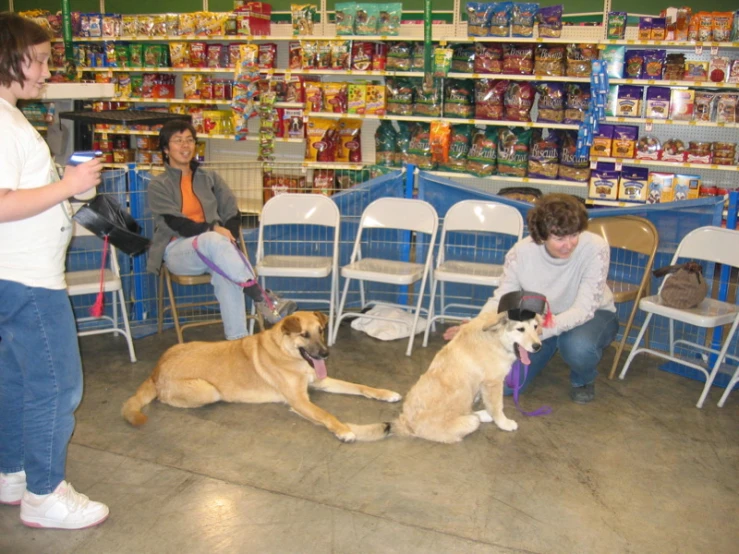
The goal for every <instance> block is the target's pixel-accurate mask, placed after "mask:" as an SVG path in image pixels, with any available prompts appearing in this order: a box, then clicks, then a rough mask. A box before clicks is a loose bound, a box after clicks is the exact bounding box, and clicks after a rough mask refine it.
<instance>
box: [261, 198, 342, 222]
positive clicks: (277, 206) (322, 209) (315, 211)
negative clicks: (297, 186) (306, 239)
mask: <svg viewBox="0 0 739 554" xmlns="http://www.w3.org/2000/svg"><path fill="white" fill-rule="evenodd" d="M340 220H341V214H340V213H339V208H338V206H337V205H336V202H334V201H333V200H331V198H329V197H328V196H324V195H322V194H295V193H285V194H278V195H277V196H273V197H272V198H270V199H269V200H268V201H267V203H266V204H265V205H264V208H262V215H261V217H260V223H261V225H289V224H299V225H324V226H326V227H338V225H339V222H340Z"/></svg>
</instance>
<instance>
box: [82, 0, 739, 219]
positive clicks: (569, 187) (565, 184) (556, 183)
mask: <svg viewBox="0 0 739 554" xmlns="http://www.w3.org/2000/svg"><path fill="white" fill-rule="evenodd" d="M455 8H456V14H455V19H454V21H453V22H452V23H451V24H446V25H434V26H433V40H434V42H435V43H437V44H440V45H455V44H464V43H470V44H474V43H480V42H484V43H521V44H533V45H538V44H570V43H597V44H598V46H599V47H600V48H605V47H606V46H610V45H624V46H627V47H634V48H640V47H644V48H665V49H669V51H671V52H679V51H683V52H685V53H686V54H690V55H692V56H693V58H696V56H697V59H708V58H707V56H708V55H709V54H710V53H716V52H717V51H721V53H722V54H724V53H725V52H726V51H729V52H734V51H735V50H736V49H739V42H712V41H711V42H708V41H704V42H697V41H696V42H691V41H659V40H658V41H651V40H650V41H640V40H637V39H636V29H635V28H631V27H630V28H627V35H626V38H625V39H623V40H612V39H604V38H603V35H604V32H605V31H604V28H603V27H595V26H591V27H580V26H565V27H563V29H562V36H561V37H560V38H548V37H539V36H538V29H535V31H534V36H533V37H531V38H521V37H471V36H469V35H468V32H467V24H466V23H465V22H463V21H462V20H461V16H460V13H461V9H460V8H461V4H460V3H456V5H455ZM604 11H607V6H606V9H604ZM328 21H329V18H328V17H327V12H326V8H325V5H324V6H323V7H322V14H321V23H320V25H318V24H317V25H318V27H317V29H319V30H320V31H321V33H320V34H318V31H317V32H316V34H315V35H312V36H293V35H292V27H291V25H289V24H280V23H273V24H272V29H271V31H272V34H271V35H269V36H255V35H218V36H196V35H187V36H176V37H148V36H125V37H99V38H76V39H74V42H75V43H101V42H108V41H111V40H114V41H126V42H146V43H156V42H159V43H166V42H167V41H170V40H173V41H180V42H189V41H197V42H209V43H210V42H221V43H262V42H274V43H277V61H278V64H280V65H282V66H283V67H278V68H275V69H264V70H261V71H260V73H261V74H263V75H264V76H265V77H267V78H271V77H277V76H282V77H287V78H289V77H291V76H305V77H308V76H315V77H320V78H321V80H322V81H323V82H330V81H341V82H356V81H361V80H368V79H377V80H380V82H382V81H381V80H382V79H384V78H387V77H416V78H417V77H421V76H422V75H423V72H421V71H387V70H386V71H374V70H367V71H361V70H353V69H350V70H343V71H338V70H333V69H321V70H319V69H289V68H285V67H284V65H285V64H286V62H287V59H288V44H287V43H288V42H289V41H295V40H298V41H310V40H321V41H328V40H349V41H367V42H387V41H409V42H413V41H415V42H417V41H421V40H423V26H422V25H416V24H414V25H408V24H404V25H402V26H401V30H400V33H399V35H397V36H388V35H371V36H370V35H368V36H364V35H345V36H336V34H335V31H336V28H335V25H333V24H331V23H328ZM731 57H732V58H733V57H736V56H734V55H733V54H732V55H731ZM84 71H90V72H93V73H104V74H105V73H107V74H109V75H111V76H115V75H116V74H118V73H123V72H125V73H142V72H147V73H169V74H175V75H182V74H192V73H201V74H203V75H228V74H230V73H232V72H233V69H232V68H191V67H177V68H170V67H168V68H158V67H115V68H107V67H95V68H84ZM448 78H450V79H471V80H478V79H496V80H498V79H500V80H507V81H519V82H521V81H526V82H531V83H532V84H537V83H541V82H555V83H583V84H585V83H589V82H590V79H589V78H587V77H570V76H547V75H507V74H483V73H460V72H451V73H449V74H448ZM610 82H611V84H628V85H639V86H665V87H688V88H702V89H712V90H716V91H719V92H724V91H726V92H733V91H739V84H738V83H713V82H708V81H705V82H700V81H685V80H658V79H625V78H622V79H611V80H610ZM178 89H181V87H179V86H178ZM178 92H181V90H178ZM116 100H118V101H121V102H129V103H130V104H131V105H142V106H155V105H160V106H168V105H173V104H180V105H186V106H197V105H200V106H204V107H206V108H207V107H209V106H212V107H213V108H214V109H218V108H220V109H224V108H225V107H226V106H228V105H229V104H230V101H228V100H220V99H219V100H213V99H207V100H200V99H187V100H184V99H169V98H167V99H158V98H118V99H116ZM276 107H280V108H295V109H305V105H304V104H302V103H289V104H288V103H278V104H277V105H276ZM535 113H536V112H535V110H534V117H532V119H535ZM304 115H305V117H306V118H308V117H311V118H323V119H334V120H339V119H352V120H361V121H362V129H361V133H362V160H363V164H361V165H357V164H350V165H351V167H352V169H354V168H356V167H362V166H364V165H371V164H373V163H374V162H375V152H374V133H375V131H376V129H377V127H378V126H379V124H380V123H381V122H383V121H388V120H389V121H393V120H395V121H406V122H431V121H436V120H442V121H446V122H448V123H450V124H452V125H454V124H469V125H473V126H494V127H522V128H546V129H563V130H576V129H577V128H578V126H577V125H571V124H551V123H544V122H542V123H539V122H537V121H535V120H534V121H531V122H518V121H505V120H484V119H476V118H457V117H431V116H420V115H395V114H386V115H365V114H349V113H332V112H322V111H319V112H310V113H308V112H306V113H305V114H304ZM606 122H607V123H613V124H623V125H634V126H638V127H639V133H640V136H642V135H643V134H645V133H646V134H654V135H657V136H658V138H660V139H661V140H663V141H664V140H665V139H667V138H680V139H681V140H683V141H684V142H685V143H686V144H687V142H688V141H689V140H700V141H706V140H711V141H729V142H736V141H737V138H736V136H735V135H736V129H737V128H739V123H719V122H704V121H677V120H660V119H653V118H644V117H637V118H629V117H608V118H606ZM251 129H253V130H254V131H253V134H252V135H251V136H249V137H247V140H245V141H243V142H234V143H233V144H228V141H229V139H232V138H234V137H233V135H228V134H226V135H224V134H218V135H208V134H201V135H199V138H202V139H205V140H206V141H207V145H208V147H207V153H206V156H207V158H208V159H209V160H214V161H236V160H243V159H256V145H257V136H256V132H255V129H256V126H251ZM100 132H106V133H108V134H131V135H134V134H141V135H143V134H145V133H146V134H149V136H151V135H152V134H153V133H151V132H146V131H118V130H116V129H106V130H104V131H102V130H101V131H100ZM276 145H277V148H278V151H277V152H278V154H277V155H278V158H279V159H281V160H289V161H294V162H302V161H303V158H304V154H305V152H304V151H305V145H306V141H305V139H296V138H283V139H277V140H276ZM597 161H608V162H614V163H618V164H628V165H640V166H648V167H654V168H655V169H656V170H659V168H664V170H672V171H676V172H679V171H682V170H686V169H689V170H690V171H691V173H692V172H697V173H699V174H701V175H708V176H710V177H712V178H713V176H717V177H715V178H716V179H718V180H721V179H723V178H724V177H726V176H731V177H730V178H731V179H734V177H733V175H735V173H734V174H732V172H736V171H737V170H739V167H738V166H720V165H717V164H695V163H673V162H661V161H649V160H637V159H615V158H593V159H592V162H593V164H594V163H595V162H597ZM303 163H308V164H309V165H310V167H315V168H318V167H326V165H325V164H324V165H321V166H319V165H318V164H315V163H309V162H303ZM332 167H333V166H332ZM683 172H684V171H683ZM436 174H438V175H442V176H446V177H450V178H454V179H455V180H461V181H466V182H467V181H469V182H474V183H476V184H478V185H480V186H485V187H490V186H491V185H492V186H493V187H498V185H503V184H504V183H505V184H509V185H510V184H513V185H515V184H517V183H521V184H525V183H529V184H531V183H535V184H537V185H544V186H546V190H562V191H573V192H574V191H576V193H577V194H580V195H582V193H583V189H587V183H584V182H573V181H565V180H561V179H557V180H548V179H537V178H528V177H507V176H492V177H484V178H478V177H474V176H471V175H466V174H461V173H451V172H436ZM498 188H499V187H498ZM495 190H497V189H495ZM617 204H619V203H618V202H617ZM608 205H613V204H608Z"/></svg>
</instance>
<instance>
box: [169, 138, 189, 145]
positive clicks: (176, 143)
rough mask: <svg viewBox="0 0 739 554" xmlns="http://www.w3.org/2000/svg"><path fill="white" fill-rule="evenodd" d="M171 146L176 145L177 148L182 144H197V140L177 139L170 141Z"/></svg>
mask: <svg viewBox="0 0 739 554" xmlns="http://www.w3.org/2000/svg"><path fill="white" fill-rule="evenodd" d="M169 144H175V145H177V146H180V145H181V144H187V145H191V144H195V139H193V138H186V139H181V138H175V139H170V141H169Z"/></svg>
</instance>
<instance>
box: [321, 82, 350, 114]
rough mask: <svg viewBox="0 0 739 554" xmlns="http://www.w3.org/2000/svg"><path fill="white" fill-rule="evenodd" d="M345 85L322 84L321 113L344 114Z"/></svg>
mask: <svg viewBox="0 0 739 554" xmlns="http://www.w3.org/2000/svg"><path fill="white" fill-rule="evenodd" d="M346 96H347V84H346V83H323V111H325V112H331V113H346Z"/></svg>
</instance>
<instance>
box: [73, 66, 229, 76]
mask: <svg viewBox="0 0 739 554" xmlns="http://www.w3.org/2000/svg"><path fill="white" fill-rule="evenodd" d="M77 70H78V71H83V72H84V71H90V72H93V73H230V74H232V73H233V72H234V71H235V68H233V67H78V68H77Z"/></svg>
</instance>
